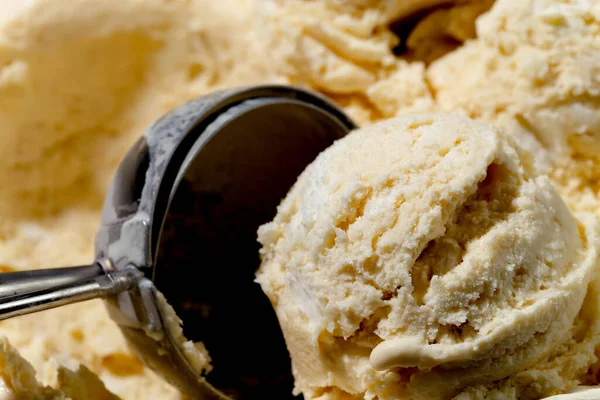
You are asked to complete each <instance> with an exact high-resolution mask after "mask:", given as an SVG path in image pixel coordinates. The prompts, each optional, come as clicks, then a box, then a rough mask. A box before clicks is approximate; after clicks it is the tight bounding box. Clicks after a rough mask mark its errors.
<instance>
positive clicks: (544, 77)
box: [0, 0, 600, 400]
mask: <svg viewBox="0 0 600 400" xmlns="http://www.w3.org/2000/svg"><path fill="white" fill-rule="evenodd" d="M442 3H443V4H442ZM450 3H451V2H446V1H443V2H442V1H439V0H410V1H407V0H402V1H400V0H398V1H396V0H352V1H342V0H313V1H274V0H269V1H266V0H221V1H218V2H215V1H212V0H192V1H184V0H170V1H167V0H145V1H140V0H133V1H127V2H123V1H118V0H84V1H77V2H72V1H71V2H70V1H66V0H30V1H13V0H1V1H0V117H1V120H2V124H0V148H1V149H2V155H3V156H2V158H1V159H0V172H1V173H0V185H1V186H2V191H1V192H0V269H1V270H2V271H6V270H24V269H30V268H44V267H54V266H62V265H81V264H86V263H88V262H90V260H91V259H92V257H93V248H92V243H93V237H94V234H95V231H96V229H97V227H98V225H99V221H100V208H101V203H102V200H103V198H104V195H105V193H106V190H107V187H108V184H109V182H110V180H111V178H112V176H113V173H114V171H115V169H116V166H117V164H118V162H119V160H120V159H121V157H122V156H123V155H124V154H125V152H126V151H127V149H128V148H129V146H130V145H131V144H132V143H133V142H134V141H135V139H136V138H137V137H139V136H140V135H142V134H143V132H144V131H145V129H146V128H147V126H148V125H149V124H151V123H152V122H153V121H154V120H155V119H157V118H158V117H160V116H161V115H162V114H164V113H165V112H166V111H168V110H169V109H172V108H173V107H176V106H178V105H179V104H182V103H184V102H185V101H187V100H189V99H191V98H194V97H197V96H199V95H202V94H205V93H208V92H210V91H213V90H217V89H220V88H224V87H231V86H238V85H246V84H255V83H267V82H269V83H272V82H281V83H293V84H299V85H303V86H307V87H309V88H312V89H315V90H318V91H321V92H323V93H324V94H326V95H327V96H330V97H331V98H332V99H333V100H335V101H337V102H338V103H339V104H340V105H341V106H343V107H344V108H345V109H346V111H347V112H348V113H349V114H351V115H352V117H354V118H355V119H356V120H357V121H358V122H360V124H362V125H367V124H370V123H372V122H375V121H377V120H379V119H383V118H388V117H393V116H396V115H401V114H406V113H411V112H436V111H444V112H459V113H463V114H465V115H468V116H470V117H472V118H475V119H479V120H482V121H485V122H491V123H493V124H495V125H497V126H500V127H502V128H504V129H505V130H506V131H507V132H508V134H510V135H511V136H513V137H516V138H518V141H519V143H520V144H523V145H526V146H527V148H528V149H530V150H532V151H533V152H534V154H535V157H532V158H531V159H530V160H529V161H527V160H521V161H522V162H523V163H525V164H527V163H529V164H531V168H535V169H538V170H541V171H544V172H548V173H551V179H553V181H554V183H557V184H559V189H560V190H561V193H562V194H563V195H565V196H566V200H567V201H568V203H569V205H570V206H571V207H573V208H576V209H577V210H588V211H597V210H599V209H600V207H598V201H597V199H598V185H597V182H598V179H597V178H598V176H599V175H600V174H599V173H598V167H597V166H598V165H600V164H599V163H598V159H597V152H596V151H594V149H595V148H596V147H597V146H598V143H599V142H598V137H600V128H599V126H598V123H597V120H596V117H595V115H600V114H598V112H597V109H598V105H599V104H600V101H599V99H598V97H599V96H600V81H599V79H598V77H599V76H600V75H599V74H598V68H600V56H599V49H600V35H599V34H598V31H599V29H600V4H599V3H598V1H596V0H591V1H572V0H497V1H495V2H494V4H493V5H492V2H491V1H489V2H488V1H477V0H475V1H466V0H458V1H456V2H452V3H454V4H450ZM438 6H440V7H438ZM430 7H434V8H433V9H430ZM487 7H491V9H490V10H489V11H488V12H485V11H486V9H487ZM428 9H429V10H428ZM480 13H483V14H481V16H479V15H480ZM415 16H416V19H417V21H415ZM411 21H412V22H411ZM413 22H416V25H415V27H414V29H408V28H407V29H405V27H408V26H410V25H411V24H412V23H413ZM403 31H406V32H405V33H403ZM463 42H464V43H463ZM594 284H595V283H594ZM590 293H593V292H590ZM594 301H595V300H594V297H593V296H592V295H591V294H589V293H588V298H586V300H585V302H586V303H585V304H586V307H585V309H587V310H588V314H587V315H582V316H581V318H578V320H577V321H578V324H579V325H576V327H574V328H573V329H574V330H577V332H579V333H578V334H577V335H573V336H572V337H573V339H572V340H571V341H570V342H567V343H565V344H564V346H563V347H565V348H568V349H569V352H566V351H563V350H560V351H559V354H570V355H569V356H561V357H558V356H557V357H556V358H555V359H553V361H547V362H545V363H540V364H538V369H537V370H532V369H529V370H526V371H525V372H520V373H517V374H514V375H513V376H512V377H511V378H509V379H507V380H504V381H503V382H504V383H502V384H500V386H489V385H488V386H486V385H479V386H472V387H471V388H470V389H469V390H468V393H463V395H464V396H469V397H471V398H476V397H485V396H487V397H490V398H494V396H496V398H498V396H500V395H499V394H498V393H500V392H499V391H502V393H509V394H507V395H506V396H507V397H508V398H515V397H516V396H517V395H516V392H511V390H515V389H514V388H515V387H517V386H519V385H521V387H525V386H527V384H528V383H527V382H530V383H532V384H531V387H532V389H531V390H532V393H535V390H537V389H536V386H535V384H534V383H533V382H538V381H539V380H540V379H542V378H540V377H542V376H545V377H546V379H547V380H548V381H553V382H554V381H555V380H556V379H561V380H562V382H563V383H562V384H563V385H564V389H565V390H566V389H567V388H568V387H570V386H572V385H575V384H577V383H578V381H579V380H580V379H578V378H573V379H571V378H570V376H571V375H572V374H571V373H570V372H569V371H571V370H577V371H580V370H582V369H584V368H586V366H587V365H589V363H590V360H592V359H594V358H595V356H594V350H595V349H594V347H595V345H594V343H593V340H592V339H593V337H594V336H593V335H595V332H597V330H595V329H596V328H594V326H595V325H593V324H592V323H591V322H590V321H594V319H595V318H596V317H595V316H596V315H598V314H597V310H598V307H597V305H595V304H594ZM0 335H4V336H6V337H7V338H8V339H9V340H10V342H11V344H12V345H13V346H14V347H10V349H12V350H10V351H9V350H8V349H9V348H8V347H0V353H2V354H6V355H10V357H8V358H7V360H8V361H7V364H3V366H2V370H6V369H7V368H11V367H10V366H11V365H13V366H15V368H17V366H18V368H25V366H24V365H26V364H23V363H21V362H20V361H19V362H18V361H17V360H20V359H18V358H16V357H12V354H16V353H12V351H17V350H18V352H19V353H20V354H21V355H22V356H23V357H24V358H25V359H27V360H28V361H29V362H30V364H31V365H32V366H33V368H34V370H33V371H31V370H30V372H31V373H33V372H37V379H38V380H39V381H40V382H39V384H40V385H42V386H47V385H51V386H52V387H53V388H54V389H55V390H57V392H55V393H58V394H59V395H61V396H67V394H66V393H71V395H70V396H72V398H74V399H79V398H85V397H83V395H81V394H77V393H82V392H75V391H71V392H69V389H68V387H69V382H73V387H75V386H77V385H75V383H74V382H75V381H76V379H75V378H76V377H78V376H85V377H86V379H87V378H89V377H90V376H96V378H98V381H101V382H102V384H103V385H105V386H106V388H108V390H110V391H111V392H112V393H114V394H116V395H118V396H119V397H121V398H124V399H148V398H157V399H167V400H168V399H181V398H182V395H181V394H179V393H178V392H177V391H176V390H175V389H173V388H172V387H170V386H169V385H168V384H166V383H164V382H162V381H161V380H160V379H159V378H158V377H156V376H155V375H154V374H153V373H152V372H151V371H150V370H149V369H148V368H146V367H145V366H144V365H142V364H141V362H140V361H139V360H137V359H136V358H135V357H134V356H133V355H132V354H131V353H130V352H129V350H128V349H127V346H126V343H125V341H124V339H123V338H122V337H121V335H120V333H119V330H118V329H117V328H116V327H115V326H114V324H113V323H112V321H111V320H110V319H109V318H108V316H107V314H106V311H105V310H104V308H103V305H102V303H101V302H99V301H91V302H86V303H82V304H78V305H73V306H69V307H64V308H61V309H56V310H51V311H47V312H44V313H41V314H37V315H32V316H25V317H22V318H18V319H14V320H8V321H3V322H1V323H0ZM208 351H209V353H210V349H208ZM557 351H558V350H557ZM80 366H81V367H80ZM59 371H63V372H62V375H60V374H59ZM67 371H70V372H69V373H67ZM86 371H87V372H86ZM28 373H29V372H28ZM59 375H60V376H62V377H63V379H62V380H59V379H58V377H59ZM67 377H70V379H67ZM3 378H4V375H3ZM71 378H72V379H71ZM581 379H584V378H581ZM7 382H8V380H7ZM28 382H32V383H31V384H32V385H33V384H34V383H33V381H28ZM584 383H587V384H596V383H597V378H596V377H595V372H594V369H592V370H591V373H590V376H589V377H588V378H586V379H584ZM555 386H556V387H558V386H560V385H558V384H556V385H555ZM78 387H80V388H81V387H82V386H78ZM85 387H88V388H92V387H95V386H93V385H91V384H89V385H85ZM31 390H34V389H31ZM36 390H37V389H36ZM561 390H562V389H561ZM5 392H6V393H8V394H7V396H8V395H13V394H11V393H14V391H13V389H11V388H10V387H9V386H6V388H5ZM95 393H96V394H94V395H93V396H92V398H102V397H101V395H100V394H99V393H102V392H101V391H100V390H98V391H97V392H95ZM511 393H512V394H511ZM324 396H333V394H324ZM533 396H535V394H533V395H532V396H531V397H533ZM469 397H466V398H469Z"/></svg>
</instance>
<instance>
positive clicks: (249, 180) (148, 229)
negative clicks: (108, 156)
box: [0, 86, 354, 399]
mask: <svg viewBox="0 0 600 400" xmlns="http://www.w3.org/2000/svg"><path fill="white" fill-rule="evenodd" d="M353 127H354V125H353V123H352V122H351V121H350V120H349V119H348V118H347V117H346V116H345V115H344V114H343V113H342V112H341V111H340V110H339V109H337V108H336V107H335V106H333V105H332V104H331V103H329V102H328V101H327V100H325V99H323V98H322V97H320V96H318V95H315V94H313V93H310V92H306V91H303V90H299V89H295V88H291V87H285V86H261V87H251V88H241V89H232V90H227V91H222V92H217V93H213V94H211V95H208V96H204V97H201V98H199V99H196V100H194V101H192V102H190V103H187V104H185V105H183V106H180V107H178V108H177V109H175V110H173V111H172V112H170V113H169V114H167V115H166V116H164V117H163V118H161V119H160V120H158V121H157V122H156V123H155V124H154V125H153V126H152V127H150V128H149V130H148V132H146V134H145V135H144V137H143V138H141V139H140V140H139V141H138V142H137V143H136V144H135V146H133V148H132V149H131V151H130V152H129V153H128V155H127V156H126V158H125V159H124V161H123V162H122V164H121V166H120V168H119V170H118V172H117V174H116V176H115V179H114V182H113V186H112V188H111V190H110V191H109V194H108V195H107V199H106V202H105V207H104V210H103V219H102V226H101V228H100V229H99V231H98V235H97V239H96V250H97V260H96V263H95V264H94V265H93V266H90V267H89V268H87V269H86V267H78V269H72V271H73V273H72V274H71V275H69V273H66V272H62V273H60V277H57V278H55V279H54V281H53V282H54V283H53V284H52V285H50V284H49V283H48V284H47V287H44V285H43V284H42V285H40V283H39V282H40V281H37V282H36V281H35V274H36V273H37V272H36V271H33V272H32V273H30V274H29V275H28V276H27V277H26V278H27V279H26V281H25V283H23V282H24V281H23V279H24V276H23V275H22V274H21V275H19V274H20V273H16V274H17V275H15V274H0V282H4V283H5V287H10V285H11V284H12V285H17V284H20V286H19V285H17V286H15V287H18V290H14V291H11V290H4V291H0V317H3V316H4V317H3V318H6V317H10V316H15V315H21V314H25V313H28V312H32V311H39V310H43V309H47V308H51V307H54V306H58V305H62V304H66V303H69V302H74V301H80V300H85V299H89V298H94V297H104V298H105V299H106V303H107V307H108V310H109V313H110V315H111V317H112V318H113V319H114V320H115V322H116V323H117V324H118V325H119V326H120V328H121V330H122V331H123V333H124V335H125V336H126V337H127V339H128V341H129V343H130V346H131V347H132V348H133V350H134V351H135V352H136V353H137V354H138V355H139V356H140V358H141V359H142V360H143V361H144V362H145V363H146V364H147V365H149V366H150V367H151V368H153V369H154V370H155V371H157V372H158V373H159V374H160V375H161V376H162V377H163V378H165V379H166V380H167V381H169V382H171V383H172V384H173V385H175V386H177V387H179V388H180V389H181V390H182V391H184V392H186V393H187V394H189V395H191V396H193V397H194V398H200V399H212V398H215V399H216V398H223V397H224V396H229V397H230V398H235V399H287V398H292V395H291V390H292V385H293V382H292V376H291V372H290V371H291V368H290V359H289V356H288V353H287V350H286V348H285V343H284V340H283V336H282V334H281V331H280V328H279V325H278V323H277V319H276V317H275V313H274V311H273V310H272V307H271V305H270V304H269V302H268V299H267V298H266V296H264V295H263V294H262V292H261V290H260V287H259V286H258V284H255V283H254V282H253V280H254V273H255V271H256V269H257V268H258V266H259V263H260V260H259V256H258V250H259V245H258V243H257V241H256V231H257V229H258V227H259V225H261V224H263V223H265V222H268V221H269V220H271V219H272V218H273V217H274V216H275V212H276V207H277V205H278V204H279V202H280V201H281V199H282V198H283V197H284V196H285V194H286V193H287V191H288V190H289V189H290V188H291V186H292V185H293V183H294V182H295V180H296V178H297V176H298V175H299V174H300V173H301V172H302V171H303V170H304V168H305V167H306V166H307V165H308V164H309V163H310V162H312V161H313V160H314V159H315V157H316V156H317V154H318V153H320V152H321V151H323V150H324V149H325V148H327V147H328V146H329V145H331V144H332V143H333V142H334V141H335V140H336V139H339V138H341V137H342V136H344V135H345V134H346V133H347V132H348V131H349V130H351V129H352V128H353ZM68 270H70V269H64V270H62V271H68ZM40 274H41V272H40ZM9 275H11V276H9ZM47 275H48V274H47V273H46V278H45V282H50V281H52V280H48V278H47ZM40 276H41V275H40ZM84 285H88V286H89V288H88V286H85V287H86V290H87V291H86V290H83V291H82V290H81V289H80V288H81V287H83V286H84ZM28 286H29V287H30V288H33V289H31V290H30V291H29V292H27V290H26V288H27V287H28ZM0 287H1V286H0ZM24 288H25V289H24ZM159 291H160V292H161V293H162V294H163V295H164V296H165V297H166V299H167V301H168V302H169V304H170V305H171V306H172V307H173V308H174V309H175V311H176V313H177V315H178V316H179V317H180V318H181V319H182V320H183V322H184V324H183V330H184V334H185V336H186V337H187V338H188V339H190V340H193V341H202V342H203V343H204V344H205V346H206V348H207V349H208V352H209V354H210V356H211V358H212V362H211V364H212V366H213V369H212V370H211V372H209V373H208V374H207V375H206V376H200V374H199V371H196V370H195V369H194V368H193V367H192V365H191V364H190V363H189V362H188V360H187V359H186V357H185V356H184V354H183V351H182V348H181V346H180V344H179V342H178V341H177V339H176V335H177V332H176V329H174V328H173V327H172V326H171V325H169V324H168V323H167V316H168V315H169V314H168V307H167V306H165V303H164V302H161V301H159V296H160V295H159ZM3 296H4V297H3ZM86 296H87V297H86ZM32 299H33V300H32ZM15 301H16V303H15Z"/></svg>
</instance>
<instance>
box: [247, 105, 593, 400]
mask: <svg viewBox="0 0 600 400" xmlns="http://www.w3.org/2000/svg"><path fill="white" fill-rule="evenodd" d="M598 227H599V225H598V221H597V220H596V218H595V217H593V216H592V215H587V216H582V218H581V220H580V221H578V220H577V219H575V217H574V216H573V215H572V213H571V212H570V211H569V209H568V208H567V206H566V205H565V204H564V202H563V201H562V199H561V198H560V196H559V194H558V193H557V192H556V190H555V189H554V188H553V186H552V185H551V183H550V182H549V180H548V178H547V177H545V176H536V175H535V174H534V173H532V171H531V170H528V169H527V167H526V165H525V164H524V163H523V161H522V156H520V154H519V152H518V151H517V149H516V145H515V143H514V141H513V139H512V138H510V137H509V136H508V135H506V134H505V133H503V132H502V131H499V130H497V129H496V128H493V127H491V126H489V125H485V124H483V123H479V122H475V121H472V120H470V119H468V118H466V117H460V116H438V115H431V114H426V115H413V116H407V117H402V118H397V119H390V120H387V121H384V122H380V123H377V124H375V125H372V126H370V127H368V128H363V129H361V130H358V131H355V132H353V133H351V134H350V135H348V136H347V137H346V138H344V139H341V140H339V141H338V142H337V143H335V144H334V145H333V146H331V147H330V148H329V149H327V150H326V151H324V152H323V153H322V154H321V155H319V157H318V158H317V159H316V161H315V162H313V163H312V164H311V165H310V166H309V167H308V168H307V169H306V170H305V171H304V172H303V174H302V175H301V176H300V178H299V179H298V181H297V183H296V184H295V186H294V187H293V189H292V190H291V191H290V193H289V194H288V196H287V197H286V198H285V200H284V201H283V202H282V203H281V206H280V207H279V209H278V212H277V216H276V217H275V219H274V220H273V221H272V222H270V223H268V224H266V225H263V226H262V227H261V228H260V229H259V234H258V237H259V241H260V242H261V244H262V246H263V248H262V251H261V252H262V258H263V264H262V266H261V268H260V270H259V271H258V274H257V281H258V282H259V283H260V284H261V286H262V288H263V290H264V291H265V293H266V294H267V295H268V296H269V298H270V300H271V302H272V303H273V305H274V307H275V310H276V312H277V316H278V318H279V321H280V324H281V326H282V328H283V331H284V334H285V337H286V343H287V345H288V348H289V350H290V353H291V356H292V362H293V370H294V376H295V380H296V391H297V392H302V393H304V395H305V398H307V399H316V398H319V399H321V398H345V397H343V396H347V398H356V399H362V398H365V399H374V398H376V399H380V400H382V399H398V398H411V399H417V398H422V399H435V398H440V399H444V398H450V397H452V396H454V395H457V394H458V393H459V392H460V391H461V390H464V389H465V388H466V387H468V386H472V385H478V384H485V383H491V382H494V381H498V380H502V379H505V378H507V377H508V376H510V375H512V374H515V373H518V372H520V371H524V370H527V369H528V368H532V367H533V368H534V369H535V368H537V365H538V364H539V363H540V362H542V363H543V362H544V361H546V360H549V359H552V358H556V357H565V358H569V357H571V356H573V354H571V351H572V350H571V349H561V350H559V348H560V347H561V346H562V345H564V344H566V343H569V342H570V341H571V340H573V339H574V336H576V335H578V334H579V333H578V330H577V329H574V322H575V319H576V318H577V316H578V314H579V313H580V312H581V310H582V303H583V300H584V298H585V296H586V294H587V293H588V286H589V284H590V280H591V279H592V276H593V275H594V274H597V273H598V272H599V271H598V246H599V245H600V242H598V239H599V238H598ZM596 301H597V299H596ZM580 318H581V317H580ZM587 323H588V324H591V325H592V326H593V325H594V324H595V323H594V321H588V322H587ZM588 328H589V326H588ZM589 333H592V332H589ZM598 334H600V332H598V331H595V332H593V333H592V337H587V338H586V339H584V340H583V341H585V340H592V341H594V344H595V342H597V339H594V338H593V336H598ZM579 340H581V339H579ZM557 351H558V352H557ZM594 361H595V357H593V356H592V355H591V354H590V356H589V357H588V359H587V362H588V365H584V366H582V367H583V368H578V369H572V370H570V371H562V372H558V371H555V372H558V375H560V376H559V377H557V378H556V379H555V380H554V381H548V380H547V378H548V377H547V376H543V375H542V378H540V379H539V380H538V381H537V382H536V384H537V385H538V387H537V389H533V390H532V389H525V388H523V389H522V390H523V391H524V392H523V393H520V394H519V398H539V397H541V396H544V395H548V394H552V393H554V392H556V391H558V390H561V389H562V388H563V385H564V382H565V381H568V380H572V379H575V378H577V377H578V376H582V375H585V374H586V373H587V368H588V366H589V365H590V364H591V363H593V362H594ZM563 374H564V375H563ZM535 381H536V380H535V379H534V382H535ZM529 385H531V383H529ZM519 389H520V388H519ZM526 390H532V391H533V392H535V394H533V393H526V392H525V391H526Z"/></svg>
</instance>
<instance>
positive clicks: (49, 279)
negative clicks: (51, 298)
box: [0, 263, 106, 298]
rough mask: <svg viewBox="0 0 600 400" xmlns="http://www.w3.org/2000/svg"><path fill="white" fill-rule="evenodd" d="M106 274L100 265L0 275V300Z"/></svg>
mask: <svg viewBox="0 0 600 400" xmlns="http://www.w3.org/2000/svg"><path fill="white" fill-rule="evenodd" d="M105 274H106V273H105V272H104V269H103V268H102V267H101V266H100V264H98V263H95V264H92V265H85V266H81V267H67V268H52V269H37V270H31V271H18V272H7V273H2V274H0V298H2V297H6V296H16V295H19V294H25V293H29V292H35V291H38V290H43V289H48V288H50V287H57V286H63V285H68V284H69V283H73V282H81V281H86V280H89V279H92V278H95V277H98V276H102V275H105Z"/></svg>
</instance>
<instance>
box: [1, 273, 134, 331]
mask: <svg viewBox="0 0 600 400" xmlns="http://www.w3.org/2000/svg"><path fill="white" fill-rule="evenodd" d="M142 275H143V274H142V273H141V272H140V271H138V270H137V269H135V268H131V269H127V270H122V271H116V272H111V273H106V272H105V271H104V270H103V269H102V267H101V266H100V265H99V264H93V265H88V266H82V267H68V268H56V269H47V270H34V271H21V272H9V273H4V274H0V321H1V320H5V319H8V318H12V317H18V316H20V315H25V314H31V313H35V312H38V311H43V310H48V309H51V308H56V307H60V306H63V305H66V304H71V303H77V302H80V301H86V300H91V299H96V298H103V297H108V296H114V295H117V294H119V293H121V292H124V291H126V290H129V289H131V288H132V287H133V286H135V284H136V283H137V282H138V280H139V279H140V277H141V276H142Z"/></svg>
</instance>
